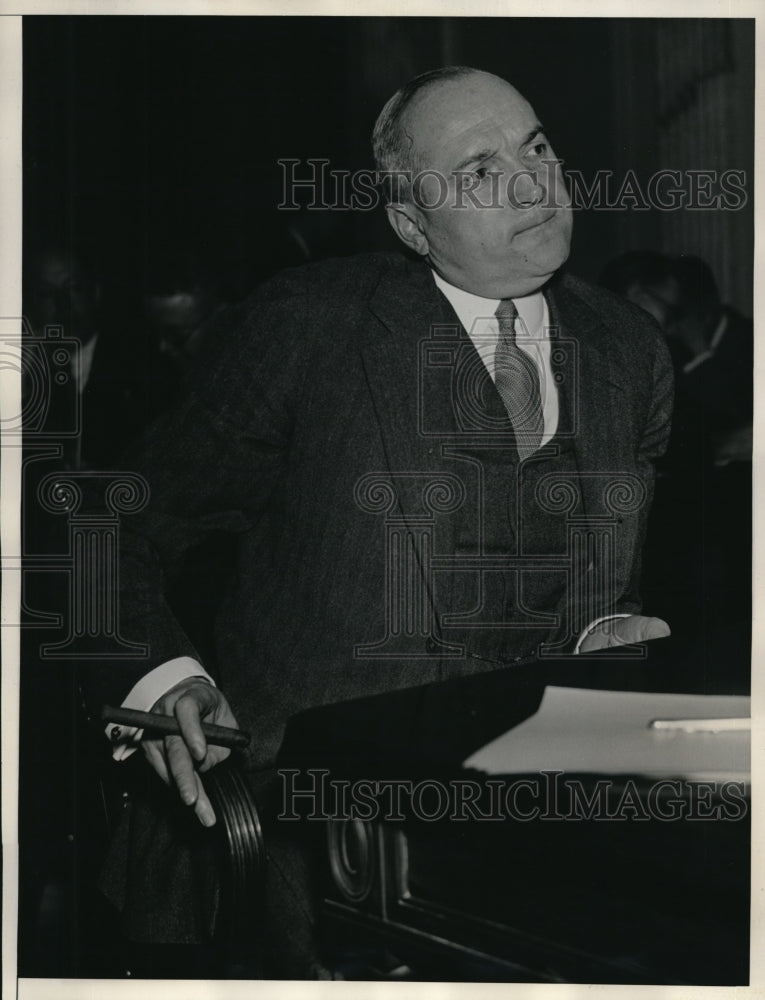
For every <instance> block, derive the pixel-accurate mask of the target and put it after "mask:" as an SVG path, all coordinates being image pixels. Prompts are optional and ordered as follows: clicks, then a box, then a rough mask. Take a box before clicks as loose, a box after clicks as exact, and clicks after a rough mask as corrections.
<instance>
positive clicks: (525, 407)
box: [494, 299, 545, 459]
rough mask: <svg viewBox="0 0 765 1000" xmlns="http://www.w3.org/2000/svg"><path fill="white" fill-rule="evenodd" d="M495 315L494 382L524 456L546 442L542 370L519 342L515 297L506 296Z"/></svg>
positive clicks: (519, 453)
mask: <svg viewBox="0 0 765 1000" xmlns="http://www.w3.org/2000/svg"><path fill="white" fill-rule="evenodd" d="M495 316H496V317H497V321H498V322H499V340H498V342H497V348H496V350H495V352H494V384H495V385H496V387H497V391H498V392H499V395H500V397H501V398H502V402H503V403H504V404H505V409H506V410H507V415H508V416H509V417H510V423H511V424H512V425H513V431H514V432H515V443H516V447H517V449H518V455H519V457H520V458H521V459H524V458H527V457H528V456H529V455H532V454H533V453H534V452H535V451H536V450H537V448H539V446H540V444H541V443H542V435H543V434H544V429H545V422H544V414H543V412H542V394H541V392H540V388H539V373H538V371H537V366H536V365H535V364H534V362H533V361H532V359H531V358H530V357H529V356H528V354H526V352H525V351H522V350H521V348H520V347H518V345H517V344H516V342H515V321H516V319H517V318H518V310H517V309H516V308H515V306H514V305H513V301H512V299H502V300H501V302H500V303H499V305H498V306H497V309H496V312H495Z"/></svg>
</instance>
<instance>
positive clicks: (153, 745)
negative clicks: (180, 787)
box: [141, 740, 170, 785]
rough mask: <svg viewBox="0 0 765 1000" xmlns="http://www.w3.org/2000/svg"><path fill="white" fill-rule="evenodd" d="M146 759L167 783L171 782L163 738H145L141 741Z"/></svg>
mask: <svg viewBox="0 0 765 1000" xmlns="http://www.w3.org/2000/svg"><path fill="white" fill-rule="evenodd" d="M141 747H142V749H143V752H144V756H145V757H146V760H147V761H148V762H149V764H150V765H151V767H152V768H153V769H154V770H155V771H156V772H157V774H158V775H159V776H160V778H161V779H162V780H163V781H164V782H165V784H166V785H169V784H170V774H169V772H168V770H167V764H166V762H165V754H164V751H165V745H164V742H163V741H162V740H144V741H143V742H142V743H141Z"/></svg>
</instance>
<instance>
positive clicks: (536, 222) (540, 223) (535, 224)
mask: <svg viewBox="0 0 765 1000" xmlns="http://www.w3.org/2000/svg"><path fill="white" fill-rule="evenodd" d="M557 214H558V212H557V209H553V210H552V211H551V212H548V213H547V214H546V215H544V216H543V217H542V218H538V219H535V220H534V221H533V222H531V223H529V225H527V226H524V227H523V229H519V230H517V231H516V236H522V235H523V234H524V233H530V232H532V231H533V230H535V229H539V228H540V227H541V226H546V225H547V223H548V222H551V221H552V220H553V219H554V218H555V216H556V215H557Z"/></svg>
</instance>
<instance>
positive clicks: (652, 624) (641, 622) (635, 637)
mask: <svg viewBox="0 0 765 1000" xmlns="http://www.w3.org/2000/svg"><path fill="white" fill-rule="evenodd" d="M671 634H672V631H671V629H670V627H669V625H667V623H666V622H665V621H664V619H663V618H647V617H645V616H644V615H632V617H631V618H623V619H621V620H620V621H619V622H618V624H617V625H616V627H615V629H614V640H615V643H614V644H615V645H629V644H630V643H634V642H647V641H648V640H649V639H664V638H666V637H667V636H668V635H671Z"/></svg>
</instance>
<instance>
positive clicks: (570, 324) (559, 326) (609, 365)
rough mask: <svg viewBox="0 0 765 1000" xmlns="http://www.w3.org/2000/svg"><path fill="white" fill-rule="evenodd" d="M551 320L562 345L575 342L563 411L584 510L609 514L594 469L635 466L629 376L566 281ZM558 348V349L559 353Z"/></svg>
mask: <svg viewBox="0 0 765 1000" xmlns="http://www.w3.org/2000/svg"><path fill="white" fill-rule="evenodd" d="M546 297H547V301H548V305H549V309H550V322H551V326H552V327H553V331H554V337H555V338H556V339H559V340H560V343H561V346H563V347H566V348H567V347H568V345H571V346H572V347H573V351H574V361H573V364H571V363H570V361H571V359H570V353H569V351H568V350H564V351H563V352H562V354H563V355H564V356H566V357H568V359H569V361H568V363H566V369H567V370H566V371H565V372H562V371H559V372H558V373H559V374H562V375H563V376H564V377H563V379H562V381H561V383H560V387H561V397H562V398H561V403H562V411H563V412H564V414H565V417H564V419H565V422H566V423H567V425H568V427H569V428H570V429H571V432H572V438H573V445H574V454H575V456H576V462H577V466H578V469H579V472H580V476H581V484H582V503H583V507H584V510H583V513H584V514H588V513H589V514H590V515H593V514H601V515H602V514H603V503H602V494H603V483H602V481H599V480H600V477H598V478H597V479H596V478H595V477H593V476H592V475H591V474H592V473H598V472H599V473H601V474H603V473H617V472H619V471H620V470H624V469H629V468H632V467H633V466H634V460H633V458H632V456H631V455H629V454H626V453H625V450H624V442H626V441H629V440H631V438H630V435H629V433H628V429H627V426H626V419H627V417H626V413H625V406H624V402H623V401H624V398H625V390H626V383H627V381H628V380H627V377H626V376H625V373H623V372H621V371H619V370H618V369H617V368H616V366H615V364H614V361H613V357H612V350H611V345H610V337H609V332H608V329H607V328H606V327H605V326H604V324H603V323H602V322H601V320H600V318H599V316H598V314H597V313H596V312H594V311H593V310H592V309H591V308H590V307H589V306H588V305H587V303H585V302H584V301H583V300H582V299H581V298H580V297H579V296H578V295H576V294H575V293H574V292H572V291H571V289H570V288H569V287H567V285H566V282H565V279H563V278H558V279H556V280H554V281H553V282H552V283H551V285H550V287H549V288H548V289H547V292H546ZM555 353H556V352H555V351H553V354H555ZM554 368H555V365H554Z"/></svg>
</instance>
